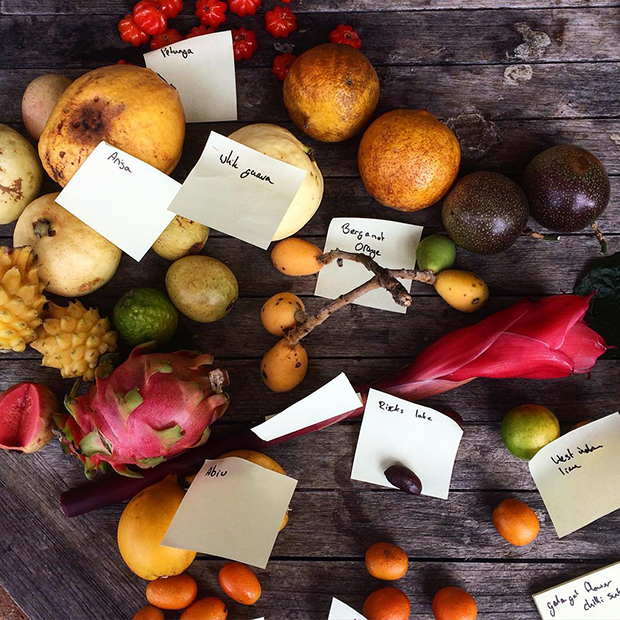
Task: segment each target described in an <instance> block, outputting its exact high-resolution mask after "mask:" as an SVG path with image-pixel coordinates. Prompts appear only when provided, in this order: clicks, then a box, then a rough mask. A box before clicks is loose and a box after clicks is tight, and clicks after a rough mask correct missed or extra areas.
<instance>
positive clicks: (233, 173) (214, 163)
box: [170, 131, 306, 249]
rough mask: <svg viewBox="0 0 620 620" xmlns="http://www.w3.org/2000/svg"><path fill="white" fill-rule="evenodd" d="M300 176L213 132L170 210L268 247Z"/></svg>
mask: <svg viewBox="0 0 620 620" xmlns="http://www.w3.org/2000/svg"><path fill="white" fill-rule="evenodd" d="M305 176H306V171H305V170H301V169H300V168H296V167H295V166H291V165H290V164H287V163H285V162H283V161H280V160H279V159H274V158H273V157H269V156H267V155H264V154H263V153H259V152H258V151H255V150H254V149H251V148H249V147H247V146H245V145H243V144H239V143H238V142H235V141H234V140H230V139H228V138H226V137H224V136H221V135H220V134H218V133H215V132H214V131H212V132H211V135H210V136H209V140H208V141H207V144H206V146H205V148H204V151H203V152H202V155H201V156H200V159H199V160H198V163H197V164H196V166H195V167H194V169H193V170H192V171H191V172H190V173H189V176H188V177H187V179H186V180H185V183H183V186H182V187H181V190H180V191H179V193H178V194H177V196H176V198H175V200H174V202H173V203H172V204H171V205H170V210H171V211H173V212H174V213H178V214H179V215H183V216H185V217H187V218H190V219H192V220H196V221H197V222H200V223H201V224H204V225H205V226H210V227H211V228H215V229H216V230H219V231H221V232H224V233H226V234H227V235H231V236H232V237H236V238H237V239H241V240H242V241H247V242H248V243H251V244H252V245H256V246H258V247H259V248H263V249H267V247H268V246H269V243H270V242H271V240H272V239H273V235H274V234H275V232H276V230H277V229H278V226H279V225H280V222H281V221H282V218H283V217H284V214H285V213H286V212H287V210H288V208H289V206H290V204H291V202H292V201H293V198H295V194H296V193H297V191H298V190H299V187H300V186H301V183H302V181H303V180H304V177H305Z"/></svg>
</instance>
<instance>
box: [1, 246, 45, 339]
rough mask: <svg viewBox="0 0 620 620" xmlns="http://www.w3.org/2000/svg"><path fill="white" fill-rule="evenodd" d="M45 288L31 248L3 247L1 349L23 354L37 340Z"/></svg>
mask: <svg viewBox="0 0 620 620" xmlns="http://www.w3.org/2000/svg"><path fill="white" fill-rule="evenodd" d="M44 286H45V283H43V282H41V281H40V280H39V273H38V268H37V257H36V254H35V253H34V251H33V250H32V248H30V247H23V248H14V249H11V248H9V247H6V246H2V247H0V349H4V350H7V349H8V350H10V351H23V350H24V349H25V348H26V345H27V344H28V343H29V342H32V341H33V340H34V339H35V330H36V329H37V327H39V325H41V311H42V310H43V306H44V305H45V302H46V299H45V297H44V296H43V288H44Z"/></svg>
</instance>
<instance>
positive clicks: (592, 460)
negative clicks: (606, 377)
mask: <svg viewBox="0 0 620 620" xmlns="http://www.w3.org/2000/svg"><path fill="white" fill-rule="evenodd" d="M619 454H620V414H618V413H613V414H611V415H608V416H607V417H605V418H601V419H600V420H595V421H594V422H590V423H589V424H586V425H585V426H581V427H579V428H577V429H575V430H573V431H571V432H570V433H567V434H566V435H562V437H560V438H558V439H556V440H555V441H552V442H551V443H549V444H547V445H546V446H545V447H544V448H542V449H541V450H540V451H539V452H537V453H536V455H535V456H534V457H533V458H532V459H531V460H530V463H529V465H530V472H531V474H532V478H534V482H535V483H536V486H537V487H538V490H539V491H540V495H541V496H542V498H543V501H544V503H545V506H546V507H547V511H548V512H549V516H550V517H551V520H552V521H553V525H554V526H555V529H556V532H557V534H558V536H559V537H560V538H562V537H563V536H566V535H567V534H570V533H571V532H574V531H575V530H578V529H580V528H582V527H584V526H586V525H588V523H592V521H596V519H600V518H601V517H603V516H605V515H606V514H609V513H610V512H613V511H614V510H617V509H618V508H620V467H619V466H618V455H619Z"/></svg>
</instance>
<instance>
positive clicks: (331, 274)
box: [314, 217, 423, 314]
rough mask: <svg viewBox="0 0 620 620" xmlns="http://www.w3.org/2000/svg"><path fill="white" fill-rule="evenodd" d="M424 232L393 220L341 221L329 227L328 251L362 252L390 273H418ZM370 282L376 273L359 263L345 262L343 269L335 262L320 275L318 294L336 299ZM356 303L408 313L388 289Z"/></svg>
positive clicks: (317, 285)
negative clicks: (419, 254) (415, 271)
mask: <svg viewBox="0 0 620 620" xmlns="http://www.w3.org/2000/svg"><path fill="white" fill-rule="evenodd" d="M422 230H423V229H422V227H421V226H416V225H414V224H402V223H400V222H391V221H389V220H377V219H371V218H365V217H337V218H334V219H333V220H332V221H331V223H330V225H329V230H328V231H327V239H326V240H325V249H324V251H325V252H329V251H330V250H335V249H336V248H338V249H340V250H344V251H346V252H359V253H362V254H366V255H368V256H370V257H371V258H372V259H374V260H375V261H376V262H377V263H379V265H381V266H382V267H386V268H388V269H415V260H416V259H415V255H416V250H417V249H418V244H419V243H420V238H421V236H422ZM370 278H372V273H370V272H369V271H368V270H367V269H366V268H365V267H363V266H362V265H359V264H358V263H354V262H352V261H344V264H343V266H342V267H339V266H338V264H337V263H336V261H334V262H332V263H330V264H329V265H327V266H325V267H323V269H321V271H319V276H318V279H317V283H316V289H315V291H314V294H315V295H318V296H319V297H326V298H327V299H336V298H337V297H339V296H340V295H342V294H344V293H348V292H349V291H350V290H351V289H353V288H355V287H357V286H360V285H361V284H363V283H364V282H367V281H368V280H370ZM400 282H401V284H402V285H403V286H404V287H405V288H406V289H407V291H411V280H400ZM353 303H356V304H359V305H360V306H366V307H367V308H378V309H379V310H390V311H391V312H400V313H401V314H404V313H405V312H406V311H407V309H406V308H404V307H403V306H399V305H398V304H397V303H396V302H395V301H394V300H393V299H392V296H391V295H390V293H388V292H387V291H386V290H385V289H377V290H374V291H370V292H369V293H366V295H364V296H363V297H360V299H358V300H357V301H355V302H353Z"/></svg>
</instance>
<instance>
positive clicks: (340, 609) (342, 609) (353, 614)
mask: <svg viewBox="0 0 620 620" xmlns="http://www.w3.org/2000/svg"><path fill="white" fill-rule="evenodd" d="M327 620H366V618H365V617H364V616H362V614H360V613H358V612H357V611H355V609H353V608H352V607H349V606H348V605H346V604H345V603H343V602H342V601H339V600H338V599H337V598H335V597H334V598H332V604H331V607H330V608H329V616H328V618H327Z"/></svg>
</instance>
